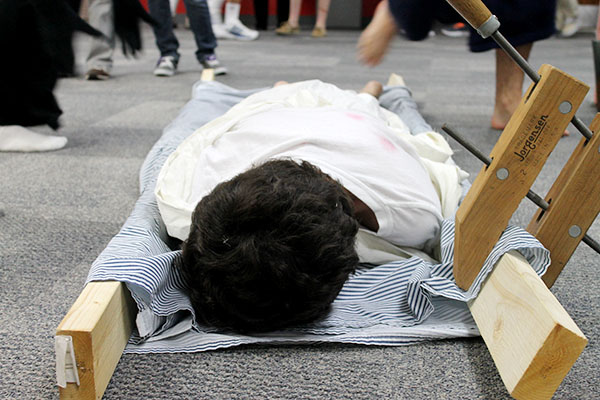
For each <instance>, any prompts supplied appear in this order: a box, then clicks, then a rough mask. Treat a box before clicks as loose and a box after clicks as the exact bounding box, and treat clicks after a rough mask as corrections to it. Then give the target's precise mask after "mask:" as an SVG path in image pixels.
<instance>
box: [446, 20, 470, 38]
mask: <svg viewBox="0 0 600 400" xmlns="http://www.w3.org/2000/svg"><path fill="white" fill-rule="evenodd" d="M441 31H442V34H443V35H446V36H450V37H466V36H469V28H468V27H467V25H465V24H464V23H462V22H457V23H455V24H454V25H451V26H446V27H443V28H442V29H441Z"/></svg>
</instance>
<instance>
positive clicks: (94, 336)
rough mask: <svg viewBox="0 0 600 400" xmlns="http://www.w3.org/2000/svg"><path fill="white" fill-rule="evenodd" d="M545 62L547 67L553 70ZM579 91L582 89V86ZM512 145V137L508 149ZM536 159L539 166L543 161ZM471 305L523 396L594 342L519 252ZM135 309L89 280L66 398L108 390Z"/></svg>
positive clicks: (541, 392)
mask: <svg viewBox="0 0 600 400" xmlns="http://www.w3.org/2000/svg"><path fill="white" fill-rule="evenodd" d="M545 68H546V69H543V70H542V71H553V69H551V68H548V67H545ZM544 73H546V72H544ZM553 75H555V73H553ZM555 76H558V75H555ZM561 77H562V75H561ZM394 78H395V79H396V81H397V79H398V78H397V77H394ZM213 79H214V71H211V70H205V71H204V72H203V74H202V80H207V81H209V80H213ZM530 91H531V89H530ZM584 94H585V93H584ZM575 97H576V98H579V97H581V95H580V89H577V95H576V96H575ZM540 98H541V97H540ZM574 108H575V107H574ZM519 115H520V114H519ZM521 118H522V117H521ZM565 126H566V125H565ZM515 137H516V138H518V137H519V135H512V136H511V140H512V139H514V138H515ZM511 140H509V141H508V142H511ZM511 146H512V143H506V144H505V145H504V151H509V150H507V149H512V147H511ZM500 156H501V154H500ZM533 167H534V168H538V166H537V164H536V165H534V166H533ZM539 168H540V169H541V166H540V167H539ZM482 187H484V189H485V185H483V186H482ZM491 200H494V199H493V197H492V198H491ZM519 201H520V198H519ZM461 207H462V206H461ZM555 213H558V211H556V212H555ZM460 223H461V222H460V221H458V220H457V224H460ZM505 225H506V223H504V225H503V226H502V229H504V226H505ZM486 254H487V253H486ZM469 309H470V310H471V313H472V315H473V318H474V319H475V321H476V323H477V326H478V327H479V331H480V333H481V336H482V337H483V339H484V341H485V343H486V345H487V347H488V350H489V351H490V354H491V355H492V358H493V359H494V362H495V363H496V366H497V368H498V372H499V373H500V376H501V377H502V380H503V381H504V383H505V385H506V387H507V389H508V391H509V393H510V394H511V395H512V396H513V397H515V398H516V399H548V398H550V397H552V395H553V393H554V391H555V390H556V389H557V388H558V386H559V385H560V383H561V382H562V380H563V379H564V377H565V375H566V374H567V373H568V371H569V370H570V368H571V366H572V365H573V363H574V362H575V361H576V360H577V358H578V357H579V355H580V353H581V352H582V351H583V348H584V347H585V346H586V344H587V339H586V338H585V336H584V335H583V333H582V332H581V331H580V330H579V328H578V327H577V325H576V324H575V323H574V322H573V320H572V319H571V318H570V317H569V315H568V313H567V312H566V311H565V310H564V308H563V307H562V306H561V305H560V303H559V302H558V300H556V298H555V297H554V296H553V295H552V293H550V291H549V290H548V288H547V287H546V285H545V284H544V282H543V281H542V280H541V279H540V278H539V277H538V276H537V275H536V274H535V273H534V271H533V270H532V268H531V266H530V265H529V264H528V263H527V262H526V261H525V260H524V259H523V257H521V256H520V255H518V254H516V253H507V254H505V255H504V256H503V257H502V258H501V259H500V261H499V262H498V263H497V264H496V266H495V267H494V270H493V271H492V272H491V273H490V274H489V276H488V278H487V279H486V281H485V282H484V283H483V284H482V286H481V290H480V293H479V295H478V296H477V298H475V299H474V300H472V301H471V302H469ZM135 311H136V310H135V304H134V302H133V299H132V298H131V296H130V294H129V292H128V289H127V288H126V286H125V284H123V283H120V282H114V281H108V282H91V283H88V284H87V285H86V287H85V288H84V290H83V292H82V293H81V295H80V296H79V298H78V299H77V301H76V302H75V304H74V305H73V306H72V307H71V310H70V311H69V312H68V314H67V315H66V316H65V318H64V319H63V321H62V322H61V323H60V325H59V327H58V328H57V332H56V335H57V336H67V337H70V338H71V339H70V340H72V343H73V351H74V353H75V354H74V356H75V364H76V365H75V366H74V369H75V370H76V371H77V372H78V374H79V381H80V384H79V385H77V384H75V383H68V384H67V385H66V387H65V388H60V398H61V399H99V398H101V397H102V395H103V393H104V391H105V390H106V387H107V385H108V382H109V380H110V377H111V376H112V374H113V372H114V369H115V368H116V365H117V363H118V361H119V359H120V357H121V354H122V352H123V349H124V348H125V346H126V344H127V340H128V338H129V336H130V335H131V331H132V329H133V326H134V321H135ZM62 367H64V366H62Z"/></svg>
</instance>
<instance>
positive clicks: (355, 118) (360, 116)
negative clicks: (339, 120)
mask: <svg viewBox="0 0 600 400" xmlns="http://www.w3.org/2000/svg"><path fill="white" fill-rule="evenodd" d="M346 116H347V117H348V118H352V119H354V120H356V121H362V120H363V119H365V117H363V116H362V115H359V114H354V113H350V112H347V113H346Z"/></svg>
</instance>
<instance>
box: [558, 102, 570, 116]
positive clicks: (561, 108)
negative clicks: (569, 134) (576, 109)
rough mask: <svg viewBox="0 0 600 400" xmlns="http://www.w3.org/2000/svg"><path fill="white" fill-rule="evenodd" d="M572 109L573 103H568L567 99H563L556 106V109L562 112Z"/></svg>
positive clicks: (565, 112) (566, 112) (568, 111)
mask: <svg viewBox="0 0 600 400" xmlns="http://www.w3.org/2000/svg"><path fill="white" fill-rule="evenodd" d="M572 109H573V105H572V104H571V103H569V102H568V101H567V100H565V101H563V102H562V103H560V105H559V106H558V111H560V112H561V113H563V114H568V113H570V112H571V110H572Z"/></svg>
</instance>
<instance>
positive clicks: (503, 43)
mask: <svg viewBox="0 0 600 400" xmlns="http://www.w3.org/2000/svg"><path fill="white" fill-rule="evenodd" d="M492 39H494V41H495V42H496V43H498V46H500V47H501V48H502V50H504V51H505V52H506V53H508V55H509V56H510V58H512V59H513V60H514V61H515V62H516V63H517V64H518V65H519V67H521V69H522V70H523V72H525V73H526V74H527V75H528V76H529V77H530V78H531V80H532V81H534V82H535V83H538V82H539V81H540V75H539V74H538V73H537V71H535V70H534V69H533V68H531V65H529V63H528V62H527V60H525V58H523V56H522V55H521V53H519V52H518V51H517V49H515V48H514V47H513V45H512V44H510V42H509V41H508V40H506V38H505V37H504V36H502V34H501V33H500V31H496V32H494V33H492Z"/></svg>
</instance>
